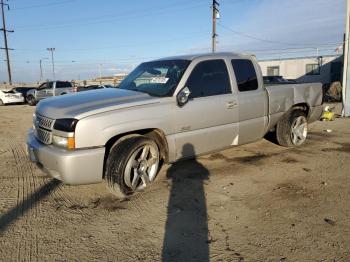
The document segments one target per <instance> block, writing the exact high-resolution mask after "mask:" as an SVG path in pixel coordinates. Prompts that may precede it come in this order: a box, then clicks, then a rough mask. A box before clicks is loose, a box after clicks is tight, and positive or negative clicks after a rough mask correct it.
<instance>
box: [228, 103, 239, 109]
mask: <svg viewBox="0 0 350 262" xmlns="http://www.w3.org/2000/svg"><path fill="white" fill-rule="evenodd" d="M236 106H237V101H229V102H227V108H228V109H232V108H234V107H236Z"/></svg>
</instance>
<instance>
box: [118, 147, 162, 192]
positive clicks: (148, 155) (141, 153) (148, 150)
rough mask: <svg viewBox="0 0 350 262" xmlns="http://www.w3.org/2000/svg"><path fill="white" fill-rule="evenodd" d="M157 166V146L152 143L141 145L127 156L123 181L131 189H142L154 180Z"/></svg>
mask: <svg viewBox="0 0 350 262" xmlns="http://www.w3.org/2000/svg"><path fill="white" fill-rule="evenodd" d="M158 167H159V152H158V148H157V147H156V146H154V145H152V144H146V145H143V146H142V147H140V148H138V149H136V150H135V152H133V153H132V155H131V157H130V158H129V160H128V162H127V164H126V167H125V171H124V182H125V184H126V185H127V186H128V187H129V188H131V189H132V190H133V191H138V190H142V189H144V188H145V187H146V186H148V185H149V184H150V183H152V182H153V181H154V179H155V178H156V175H157V171H158Z"/></svg>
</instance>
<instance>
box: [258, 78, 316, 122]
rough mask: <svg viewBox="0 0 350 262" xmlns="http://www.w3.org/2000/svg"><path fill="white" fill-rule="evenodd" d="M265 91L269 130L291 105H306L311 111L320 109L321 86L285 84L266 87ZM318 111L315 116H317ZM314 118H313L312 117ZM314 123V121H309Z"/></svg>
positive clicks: (313, 84) (314, 84)
mask: <svg viewBox="0 0 350 262" xmlns="http://www.w3.org/2000/svg"><path fill="white" fill-rule="evenodd" d="M265 89H266V91H267V93H268V97H269V102H268V103H269V116H270V123H269V128H272V127H273V126H274V125H275V124H276V122H277V121H278V119H279V118H280V117H281V115H283V114H284V113H285V112H287V111H288V110H289V109H290V108H291V107H292V106H293V105H297V104H305V103H306V104H307V105H308V107H309V108H310V109H312V110H311V111H312V112H313V111H315V110H313V109H314V108H318V111H319V110H320V109H319V108H320V107H322V84H321V83H307V84H287V85H267V86H265ZM318 111H317V112H315V114H316V115H317V114H318ZM312 118H314V117H312ZM310 120H311V121H310V122H312V121H315V120H316V119H310Z"/></svg>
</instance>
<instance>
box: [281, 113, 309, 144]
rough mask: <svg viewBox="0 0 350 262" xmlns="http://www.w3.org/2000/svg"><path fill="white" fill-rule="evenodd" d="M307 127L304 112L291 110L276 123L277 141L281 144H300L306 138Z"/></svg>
mask: <svg viewBox="0 0 350 262" xmlns="http://www.w3.org/2000/svg"><path fill="white" fill-rule="evenodd" d="M307 128H308V126H307V119H306V114H305V112H304V111H302V110H293V111H291V112H290V113H288V114H287V115H285V116H284V117H283V118H282V119H281V120H280V121H279V122H278V123H277V128H276V136H277V141H278V143H279V144H280V145H281V146H286V147H293V146H300V145H302V144H303V143H304V142H305V140H306V137H307V131H308V130H307Z"/></svg>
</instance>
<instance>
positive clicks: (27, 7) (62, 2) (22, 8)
mask: <svg viewBox="0 0 350 262" xmlns="http://www.w3.org/2000/svg"><path fill="white" fill-rule="evenodd" d="M74 1H76V0H66V1H60V2H54V3H48V4H43V5H29V6H23V7H17V8H12V9H11V10H25V9H32V8H40V7H47V6H54V5H61V4H67V3H71V2H74Z"/></svg>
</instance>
